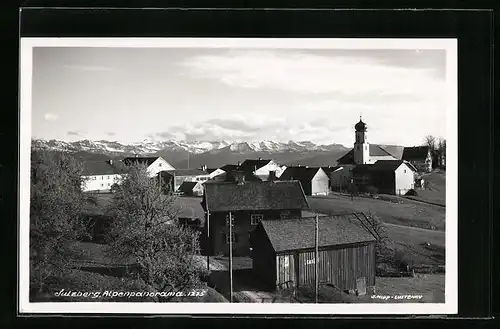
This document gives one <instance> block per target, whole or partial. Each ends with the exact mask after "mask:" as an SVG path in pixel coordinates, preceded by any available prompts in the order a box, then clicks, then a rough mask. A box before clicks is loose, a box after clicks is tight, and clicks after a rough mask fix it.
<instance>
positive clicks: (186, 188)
mask: <svg viewBox="0 0 500 329" xmlns="http://www.w3.org/2000/svg"><path fill="white" fill-rule="evenodd" d="M197 184H198V182H183V183H182V184H181V186H179V189H178V190H179V191H180V192H184V193H189V192H193V189H194V187H195V186H196V185H197Z"/></svg>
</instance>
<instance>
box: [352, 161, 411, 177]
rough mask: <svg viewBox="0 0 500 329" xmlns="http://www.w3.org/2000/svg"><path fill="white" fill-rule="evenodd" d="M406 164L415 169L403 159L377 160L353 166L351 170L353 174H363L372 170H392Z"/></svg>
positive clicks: (372, 171)
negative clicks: (372, 162)
mask: <svg viewBox="0 0 500 329" xmlns="http://www.w3.org/2000/svg"><path fill="white" fill-rule="evenodd" d="M403 163H404V164H406V165H407V166H408V167H409V168H410V169H411V170H413V171H416V169H415V167H414V166H413V165H412V164H411V163H409V162H406V161H403V160H378V161H377V162H375V163H374V164H360V165H357V166H356V167H354V169H353V170H352V172H353V173H354V174H365V173H374V172H393V171H395V170H396V169H398V168H399V166H401V164H403Z"/></svg>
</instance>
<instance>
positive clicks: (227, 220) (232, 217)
mask: <svg viewBox="0 0 500 329" xmlns="http://www.w3.org/2000/svg"><path fill="white" fill-rule="evenodd" d="M231 221H232V224H233V226H234V214H231ZM227 226H229V214H227V215H226V227H227Z"/></svg>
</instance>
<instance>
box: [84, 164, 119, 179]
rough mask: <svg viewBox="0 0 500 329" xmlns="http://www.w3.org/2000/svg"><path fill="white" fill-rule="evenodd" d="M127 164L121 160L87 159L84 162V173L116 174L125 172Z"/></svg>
mask: <svg viewBox="0 0 500 329" xmlns="http://www.w3.org/2000/svg"><path fill="white" fill-rule="evenodd" d="M125 170H126V169H125V166H124V165H123V163H122V162H121V161H116V160H115V161H112V163H111V164H110V163H109V162H108V161H85V162H84V163H83V175H85V176H92V175H115V174H122V173H124V172H125Z"/></svg>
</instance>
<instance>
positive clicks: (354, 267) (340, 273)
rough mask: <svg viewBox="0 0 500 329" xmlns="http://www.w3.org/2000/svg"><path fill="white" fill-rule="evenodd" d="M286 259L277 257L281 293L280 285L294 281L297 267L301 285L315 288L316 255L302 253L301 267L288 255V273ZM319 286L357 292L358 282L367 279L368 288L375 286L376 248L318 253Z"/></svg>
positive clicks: (299, 256) (367, 247)
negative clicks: (325, 284) (285, 266)
mask: <svg viewBox="0 0 500 329" xmlns="http://www.w3.org/2000/svg"><path fill="white" fill-rule="evenodd" d="M284 257H286V255H278V256H277V257H276V271H277V284H278V289H279V288H280V284H282V283H284V282H286V281H289V280H293V281H295V269H294V268H295V266H298V267H299V268H298V275H299V278H298V284H299V285H300V286H302V285H314V276H315V273H314V269H315V266H314V251H306V252H300V253H299V255H298V264H294V261H293V260H294V257H293V255H289V266H288V269H285V268H284V262H285V261H284ZM318 274H319V280H320V283H331V284H333V285H335V286H337V287H339V288H341V289H347V290H350V289H356V279H358V278H361V277H365V278H366V280H367V286H374V285H375V245H374V244H369V245H361V246H356V247H348V248H342V249H330V250H322V251H320V252H319V273H318Z"/></svg>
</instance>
